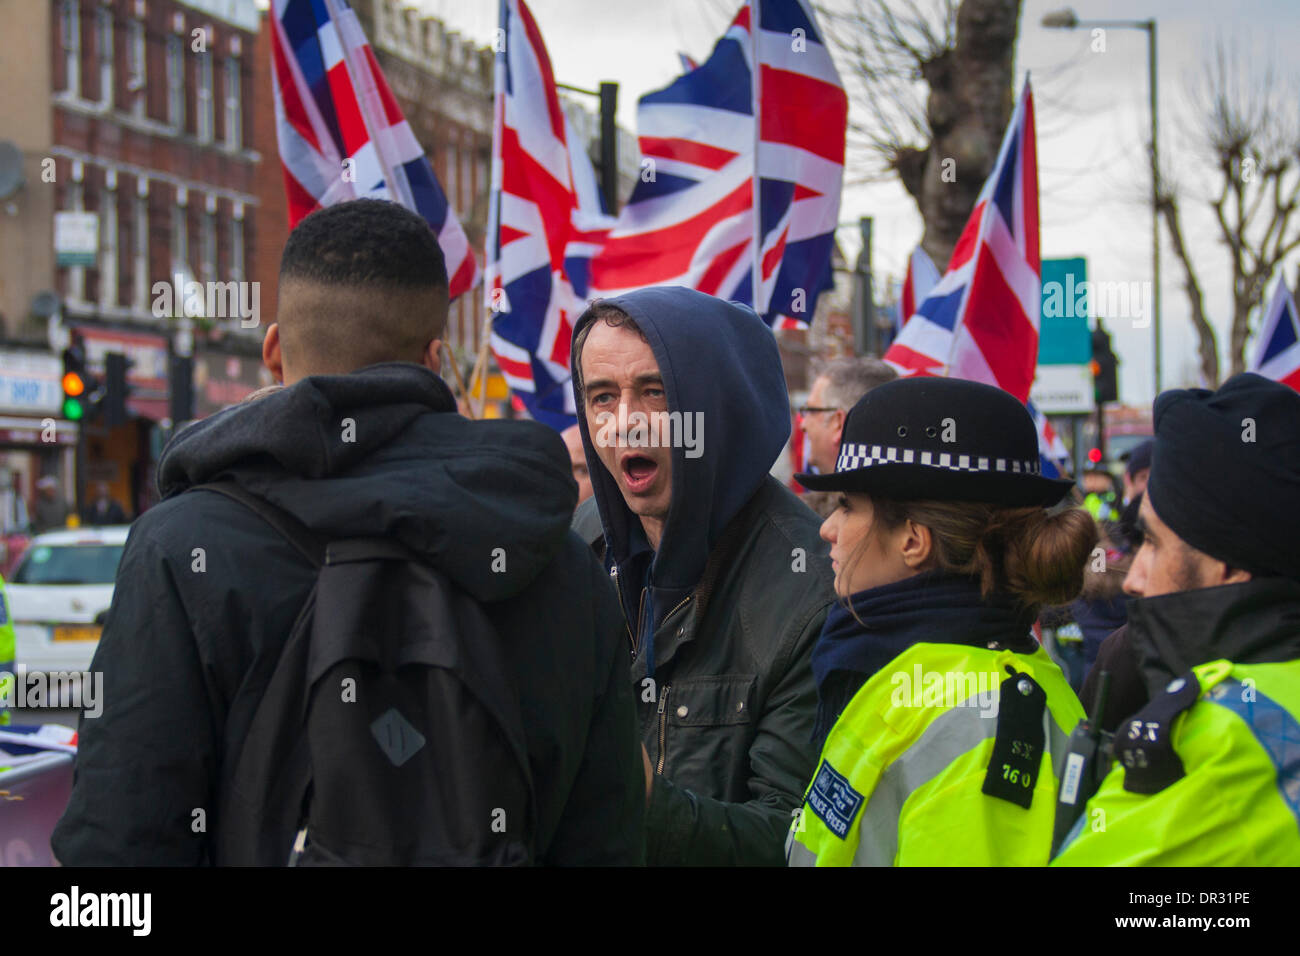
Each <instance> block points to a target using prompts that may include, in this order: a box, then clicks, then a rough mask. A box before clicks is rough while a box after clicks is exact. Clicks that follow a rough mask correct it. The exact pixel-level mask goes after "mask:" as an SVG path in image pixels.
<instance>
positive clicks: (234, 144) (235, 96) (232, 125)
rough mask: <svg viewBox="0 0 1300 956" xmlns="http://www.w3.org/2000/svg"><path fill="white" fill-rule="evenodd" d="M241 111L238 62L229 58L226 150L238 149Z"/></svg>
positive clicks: (227, 68) (227, 62)
mask: <svg viewBox="0 0 1300 956" xmlns="http://www.w3.org/2000/svg"><path fill="white" fill-rule="evenodd" d="M242 123H243V110H242V108H241V104H240V98H239V61H238V60H237V59H235V58H234V57H231V58H230V59H229V60H227V61H226V148H227V149H239V147H240V145H241V140H242V136H241V129H240V127H241V124H242Z"/></svg>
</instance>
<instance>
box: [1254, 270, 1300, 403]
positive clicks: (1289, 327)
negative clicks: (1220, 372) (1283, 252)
mask: <svg viewBox="0 0 1300 956" xmlns="http://www.w3.org/2000/svg"><path fill="white" fill-rule="evenodd" d="M1251 371H1252V372H1258V373H1259V374H1260V375H1263V376H1264V377H1266V378H1271V379H1273V381H1275V382H1281V383H1282V384H1283V385H1290V386H1291V387H1292V388H1294V389H1295V390H1296V391H1300V313H1297V312H1296V306H1295V299H1293V298H1292V297H1291V290H1290V289H1288V288H1287V285H1286V282H1285V281H1284V280H1283V279H1282V277H1281V276H1279V277H1278V280H1277V288H1275V289H1274V290H1273V298H1272V299H1271V300H1270V302H1269V304H1268V311H1267V312H1266V313H1265V314H1264V324H1263V326H1262V327H1261V329H1260V333H1259V347H1258V350H1257V351H1256V352H1255V361H1254V363H1253V364H1252V365H1251Z"/></svg>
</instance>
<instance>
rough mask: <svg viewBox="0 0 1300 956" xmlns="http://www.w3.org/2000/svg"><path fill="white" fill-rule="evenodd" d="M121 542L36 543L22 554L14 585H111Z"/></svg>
mask: <svg viewBox="0 0 1300 956" xmlns="http://www.w3.org/2000/svg"><path fill="white" fill-rule="evenodd" d="M122 548H123V545H120V544H65V545H52V544H34V545H32V548H31V550H30V551H28V552H27V553H26V554H25V555H23V560H22V563H21V564H20V565H18V570H17V571H15V572H14V576H13V577H12V578H11V579H10V581H11V583H13V584H112V583H113V578H114V577H116V576H117V563H118V562H119V561H120V560H122Z"/></svg>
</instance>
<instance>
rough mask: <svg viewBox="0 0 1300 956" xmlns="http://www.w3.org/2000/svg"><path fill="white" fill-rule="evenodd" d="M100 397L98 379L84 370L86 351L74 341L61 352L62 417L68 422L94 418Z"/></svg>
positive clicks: (101, 395) (101, 394) (87, 370)
mask: <svg viewBox="0 0 1300 956" xmlns="http://www.w3.org/2000/svg"><path fill="white" fill-rule="evenodd" d="M102 397H103V393H102V391H101V389H100V383H99V379H97V378H96V377H95V376H94V375H92V374H90V371H89V369H87V368H86V350H85V348H84V347H83V346H82V345H81V342H80V341H74V342H73V343H72V344H71V345H70V346H68V347H67V348H66V349H64V350H63V417H64V418H66V419H67V420H68V421H70V422H80V421H87V420H89V419H92V418H94V417H95V413H96V412H97V411H98V408H99V404H98V403H99V400H100V399H101V398H102Z"/></svg>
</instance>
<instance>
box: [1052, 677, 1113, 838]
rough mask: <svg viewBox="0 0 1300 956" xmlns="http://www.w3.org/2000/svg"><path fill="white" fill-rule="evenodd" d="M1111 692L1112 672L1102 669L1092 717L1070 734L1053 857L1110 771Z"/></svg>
mask: <svg viewBox="0 0 1300 956" xmlns="http://www.w3.org/2000/svg"><path fill="white" fill-rule="evenodd" d="M1109 691H1110V673H1109V672H1107V671H1102V672H1101V674H1100V678H1099V680H1098V682H1097V702H1096V706H1095V707H1094V708H1093V709H1092V716H1091V717H1085V718H1084V719H1083V720H1081V721H1079V725H1078V726H1077V727H1075V728H1074V733H1072V734H1071V735H1070V747H1069V750H1068V751H1067V752H1066V757H1065V765H1064V769H1063V770H1062V771H1061V790H1060V793H1059V794H1058V795H1057V799H1056V822H1055V826H1054V827H1053V829H1052V857H1055V856H1056V854H1058V853H1060V852H1061V847H1062V846H1063V845H1064V844H1065V840H1066V837H1068V836H1069V835H1070V831H1071V830H1073V829H1074V826H1075V824H1076V823H1077V822H1078V820H1079V818H1080V817H1081V816H1082V815H1083V808H1084V807H1085V806H1087V804H1088V801H1089V800H1090V799H1092V795H1093V794H1095V793H1096V792H1097V790H1098V788H1099V787H1101V782H1102V781H1103V780H1104V779H1105V778H1106V774H1107V773H1109V772H1110V763H1111V740H1112V738H1113V737H1114V734H1111V733H1109V732H1107V731H1105V730H1103V729H1102V727H1101V720H1102V715H1103V714H1104V713H1105V710H1106V698H1107V697H1108V696H1109Z"/></svg>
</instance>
